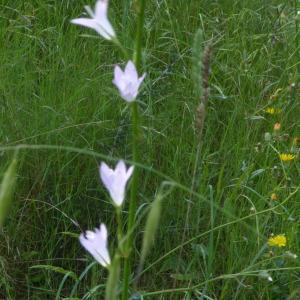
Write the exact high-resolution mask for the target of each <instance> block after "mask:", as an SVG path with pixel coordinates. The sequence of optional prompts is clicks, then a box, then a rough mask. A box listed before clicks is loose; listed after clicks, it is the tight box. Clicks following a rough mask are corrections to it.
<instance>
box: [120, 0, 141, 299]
mask: <svg viewBox="0 0 300 300" xmlns="http://www.w3.org/2000/svg"><path fill="white" fill-rule="evenodd" d="M139 4H140V7H139V12H138V20H137V32H136V40H135V50H134V55H133V61H134V64H135V66H136V68H137V70H139V69H140V65H141V57H142V34H143V27H144V16H145V6H146V0H140V1H139ZM131 119H132V160H133V161H134V162H139V146H140V142H139V140H140V128H139V112H138V104H137V102H136V101H133V102H132V103H131ZM138 179H139V170H138V169H137V168H135V170H134V173H133V176H132V182H131V191H130V192H131V194H130V205H129V213H128V226H127V232H132V229H133V227H134V219H135V214H136V209H137V188H138ZM132 244H133V234H130V235H129V237H128V240H127V243H126V254H127V255H126V257H125V259H124V277H123V292H122V299H123V300H127V299H128V294H129V293H128V289H129V277H130V273H131V257H130V252H131V249H132Z"/></svg>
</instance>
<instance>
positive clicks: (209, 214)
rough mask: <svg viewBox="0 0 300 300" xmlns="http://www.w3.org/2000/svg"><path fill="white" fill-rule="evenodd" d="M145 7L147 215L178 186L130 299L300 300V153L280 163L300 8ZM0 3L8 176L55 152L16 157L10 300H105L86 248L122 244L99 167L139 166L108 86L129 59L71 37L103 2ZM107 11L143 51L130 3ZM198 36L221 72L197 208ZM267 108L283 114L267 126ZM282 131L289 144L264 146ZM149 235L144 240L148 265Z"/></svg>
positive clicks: (1, 294)
mask: <svg viewBox="0 0 300 300" xmlns="http://www.w3.org/2000/svg"><path fill="white" fill-rule="evenodd" d="M147 2H148V3H147V10H146V22H145V32H144V37H143V44H144V47H143V56H142V64H143V71H145V72H147V79H146V81H145V84H143V89H142V91H141V93H140V98H139V99H140V100H141V102H142V103H141V104H140V113H141V122H142V128H143V129H142V132H143V143H142V145H141V149H140V152H141V161H140V163H141V164H142V165H143V166H144V167H145V168H143V170H142V174H141V178H140V181H139V188H138V192H139V199H138V204H139V209H138V216H143V213H144V212H145V211H146V208H147V207H148V205H149V204H150V203H151V202H152V201H153V199H154V197H155V193H156V192H157V191H158V189H159V187H160V186H161V184H162V182H163V181H165V180H168V181H171V182H173V184H174V182H176V183H177V187H174V189H173V191H172V193H171V194H169V195H168V197H167V198H164V200H163V211H162V216H161V223H160V226H159V232H158V234H157V236H156V241H155V245H154V247H153V249H152V250H151V253H150V255H149V256H148V257H147V259H146V263H145V270H144V273H143V274H142V277H141V279H140V282H139V285H138V287H137V289H135V290H132V292H140V293H142V294H144V296H143V297H144V298H143V299H224V300H227V299H229V300H231V299H299V298H300V288H299V281H300V264H299V256H300V235H299V225H300V196H299V192H298V189H299V187H300V184H299V181H300V180H299V173H300V167H299V155H298V158H296V159H295V160H294V161H292V162H290V163H283V162H281V161H280V159H279V157H278V153H282V152H289V151H290V148H291V145H292V140H293V138H294V137H297V136H298V137H299V136H300V123H299V115H300V105H299V63H300V55H299V51H300V49H299V45H298V42H299V38H300V37H299V34H298V29H297V26H298V25H297V23H298V20H299V22H300V16H298V20H297V17H296V15H297V7H295V5H298V6H299V10H300V3H298V1H295V2H294V1H277V0H273V1H259V0H243V1H242V0H240V1H238V0H235V1H229V0H221V1H216V0H214V1H212V0H203V1H200V0H152V1H147ZM0 4H1V5H0V45H1V47H0V145H1V146H0V154H1V166H0V168H1V177H2V174H3V173H4V170H5V169H6V168H7V166H8V165H9V163H10V161H11V159H12V157H13V151H11V150H12V149H13V147H14V146H17V145H20V144H25V145H48V146H49V147H48V146H31V148H30V147H29V146H24V148H23V149H21V150H20V153H19V168H18V180H17V188H16V191H15V200H14V205H13V208H12V209H11V211H10V214H9V216H8V218H7V220H6V224H5V226H4V227H3V228H2V229H1V243H0V298H1V299H103V297H104V296H103V295H104V288H105V286H104V284H105V280H106V278H107V272H106V270H104V269H103V268H102V267H101V266H99V265H97V264H95V263H93V260H92V258H91V257H90V256H89V255H88V254H87V253H86V252H85V251H84V249H83V248H82V247H81V246H80V244H79V242H78V239H77V234H79V233H80V232H81V230H85V229H88V228H93V227H95V226H98V224H99V223H100V221H101V222H105V223H106V224H108V227H109V232H110V236H109V241H110V244H114V243H115V240H116V239H115V235H114V232H115V229H116V224H115V220H114V218H113V217H112V216H113V207H112V206H111V205H110V204H109V199H108V195H107V192H106V191H105V189H104V188H103V186H102V185H101V184H100V179H99V174H98V164H99V163H100V161H101V155H104V156H108V157H111V158H113V159H114V160H116V159H118V158H125V159H127V160H129V161H130V159H131V147H130V146H131V144H130V111H129V110H128V107H127V106H126V104H125V102H124V101H122V100H120V98H119V96H118V93H117V91H116V89H115V88H114V87H113V85H112V83H111V81H112V76H113V72H112V70H113V66H114V64H116V63H119V64H122V63H124V62H125V61H124V58H123V56H122V53H120V52H118V51H117V50H116V49H115V48H113V46H112V45H111V44H110V43H108V42H107V41H104V40H103V39H101V38H99V37H98V36H96V35H95V34H94V33H93V32H92V31H89V30H87V29H85V28H82V27H78V26H75V25H71V24H70V19H72V18H75V17H78V16H80V15H81V13H82V11H83V6H84V5H85V4H91V5H93V4H94V3H93V1H92V2H89V3H87V2H86V1H83V0H80V1H75V0H73V1H72V0H62V1H51V0H45V1H42V0H33V1H9V0H2V1H1V2H0ZM109 13H110V19H111V20H112V23H113V24H114V27H115V29H116V32H117V34H118V36H119V39H120V40H121V42H122V43H123V44H124V45H125V46H126V47H127V48H128V51H129V52H130V53H132V47H133V46H132V45H133V42H134V32H135V10H134V5H131V1H126V0H123V1H114V0H111V5H110V11H109ZM199 28H200V29H201V30H202V31H203V36H204V41H205V42H206V43H208V42H211V43H212V46H213V58H212V62H211V70H212V73H211V78H210V89H211V95H210V99H209V103H208V108H207V115H206V120H205V128H204V134H203V138H202V148H201V157H200V166H201V168H200V170H201V171H200V173H199V176H198V177H197V178H195V180H196V182H197V186H199V188H198V190H197V191H196V192H197V193H198V194H197V195H195V196H191V193H190V190H191V184H192V180H193V169H194V165H195V158H196V148H197V144H198V142H199V141H198V140H197V135H196V134H195V130H194V123H195V111H196V108H197V106H198V104H199V99H198V97H197V93H196V91H195V87H194V84H193V76H192V67H193V63H192V45H193V39H194V35H195V33H196V32H197V30H198V29H199ZM87 35H89V36H87ZM279 89H281V90H279ZM278 90H279V91H278ZM276 91H277V96H274V97H272V95H274V94H276ZM267 107H275V108H278V109H279V108H280V109H281V112H280V113H279V114H274V115H269V114H266V113H265V109H266V108H267ZM275 122H280V123H281V130H280V132H279V134H278V135H279V137H278V138H276V139H272V141H271V142H268V141H265V133H266V132H270V133H272V132H273V126H274V124H275ZM50 146H51V147H50ZM7 147H9V148H7ZM5 149H6V150H5ZM76 149H77V150H76ZM80 149H81V150H80ZM97 154H99V155H100V156H99V155H97ZM114 160H112V161H108V160H107V162H109V163H113V162H114ZM151 169H155V170H157V171H159V172H161V173H162V174H164V175H165V177H162V176H160V175H159V174H158V173H154V172H151V171H149V170H151ZM166 178H168V179H166ZM272 193H276V194H277V195H278V201H272V200H271V199H270V196H271V194H272ZM128 202H129V201H128V200H127V202H126V206H125V214H126V211H127V209H128ZM282 202H283V203H282ZM188 207H190V210H189V211H188V217H187V218H186V214H187V210H188ZM138 216H137V217H138ZM186 220H187V221H188V222H186ZM144 223H145V218H142V220H141V224H140V225H139V226H138V227H137V233H136V237H135V253H136V255H135V262H136V265H137V263H138V257H139V251H140V245H141V239H142V235H143V228H144V225H143V224H144ZM184 228H186V230H184ZM184 232H185V233H184ZM183 233H184V236H183ZM272 233H274V234H275V235H276V234H285V235H286V237H287V245H286V247H282V248H270V247H269V246H267V239H268V238H269V237H270V235H271V234H272ZM187 241H188V242H187ZM181 244H184V245H182V247H180V245H181ZM287 251H289V252H287ZM291 253H292V254H296V255H298V258H296V259H295V258H292V255H291ZM276 269H277V270H276ZM268 270H269V271H268ZM268 276H271V277H272V279H273V281H272V282H271V281H269V280H268V279H267V277H268ZM137 299H138V298H137ZM141 299H142V298H141Z"/></svg>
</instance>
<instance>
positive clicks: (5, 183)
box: [0, 158, 17, 227]
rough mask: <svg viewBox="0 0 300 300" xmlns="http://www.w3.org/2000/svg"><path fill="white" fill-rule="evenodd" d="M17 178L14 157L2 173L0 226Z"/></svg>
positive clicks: (11, 197)
mask: <svg viewBox="0 0 300 300" xmlns="http://www.w3.org/2000/svg"><path fill="white" fill-rule="evenodd" d="M16 178H17V159H16V158H14V159H13V161H12V162H11V164H10V165H9V167H8V169H7V170H6V172H5V173H4V176H3V179H2V183H1V188H0V227H1V226H2V225H3V223H4V220H5V218H6V215H7V213H8V210H9V208H10V206H11V202H12V199H13V193H14V188H15V183H16Z"/></svg>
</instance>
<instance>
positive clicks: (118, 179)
mask: <svg viewBox="0 0 300 300" xmlns="http://www.w3.org/2000/svg"><path fill="white" fill-rule="evenodd" d="M132 172H133V166H131V167H130V168H129V169H128V170H127V169H126V165H125V163H124V161H123V160H120V161H119V162H118V163H117V166H116V168H115V169H114V170H113V169H111V168H109V167H108V165H107V164H106V163H104V162H102V163H101V165H100V177H101V180H102V182H103V184H104V185H105V187H106V188H107V190H108V192H109V195H110V197H111V199H112V200H113V203H114V204H115V205H116V206H117V207H120V206H121V205H122V203H123V201H124V198H125V190H126V184H127V181H128V180H129V178H130V176H131V175H132Z"/></svg>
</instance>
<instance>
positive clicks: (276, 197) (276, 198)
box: [271, 193, 278, 201]
mask: <svg viewBox="0 0 300 300" xmlns="http://www.w3.org/2000/svg"><path fill="white" fill-rule="evenodd" d="M271 200H273V201H277V200H278V196H277V194H276V193H272V195H271Z"/></svg>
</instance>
